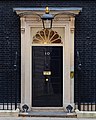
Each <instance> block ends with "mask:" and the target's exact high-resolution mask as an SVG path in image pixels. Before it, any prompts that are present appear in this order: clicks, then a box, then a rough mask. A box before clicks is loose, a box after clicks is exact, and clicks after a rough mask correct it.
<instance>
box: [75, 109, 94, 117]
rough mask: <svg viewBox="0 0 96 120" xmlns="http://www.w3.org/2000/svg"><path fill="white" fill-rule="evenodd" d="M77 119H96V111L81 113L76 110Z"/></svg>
mask: <svg viewBox="0 0 96 120" xmlns="http://www.w3.org/2000/svg"><path fill="white" fill-rule="evenodd" d="M75 112H76V114H77V118H96V111H79V110H75Z"/></svg>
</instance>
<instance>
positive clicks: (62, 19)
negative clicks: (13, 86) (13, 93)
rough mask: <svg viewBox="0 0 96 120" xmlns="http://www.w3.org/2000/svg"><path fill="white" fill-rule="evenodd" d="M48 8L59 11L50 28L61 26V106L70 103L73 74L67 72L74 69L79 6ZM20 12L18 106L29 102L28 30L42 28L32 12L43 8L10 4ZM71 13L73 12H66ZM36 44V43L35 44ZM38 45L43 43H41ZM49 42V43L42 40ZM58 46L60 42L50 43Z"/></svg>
mask: <svg viewBox="0 0 96 120" xmlns="http://www.w3.org/2000/svg"><path fill="white" fill-rule="evenodd" d="M49 9H50V12H51V13H52V14H53V15H54V14H58V13H66V14H59V15H58V16H57V17H56V18H55V19H54V21H53V28H57V29H60V28H61V29H64V38H63V44H62V46H63V108H64V109H66V106H67V105H69V104H71V105H72V106H73V107H74V77H72V78H71V77H70V73H71V72H74V28H75V26H74V22H75V15H77V14H79V12H80V11H81V10H82V8H77V7H76V8H75V7H73V8H70V7H69V8H62V7H60V8H59V7H58V8H54V7H52V8H49ZM13 10H14V11H16V13H17V14H18V15H19V16H20V21H21V106H22V105H23V104H27V105H28V106H29V108H30V109H31V106H32V97H31V96H32V95H31V94H32V80H31V78H32V76H31V73H32V72H31V71H32V68H31V46H32V45H33V46H34V44H32V35H31V30H34V29H37V31H38V28H40V29H41V28H42V22H41V19H40V18H39V17H38V16H37V15H33V13H37V14H40V15H42V14H44V10H45V8H14V9H13ZM69 13H72V14H73V15H70V14H69ZM35 45H36V44H35ZM41 45H42V46H43V45H44V44H41ZM46 45H47V46H48V45H49V46H51V45H52V44H46ZM54 45H56V46H59V45H60V44H54Z"/></svg>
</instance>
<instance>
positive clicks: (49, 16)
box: [41, 7, 54, 29]
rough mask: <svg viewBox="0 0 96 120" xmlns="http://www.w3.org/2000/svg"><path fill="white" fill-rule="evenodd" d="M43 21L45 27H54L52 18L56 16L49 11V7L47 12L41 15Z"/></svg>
mask: <svg viewBox="0 0 96 120" xmlns="http://www.w3.org/2000/svg"><path fill="white" fill-rule="evenodd" d="M41 19H42V22H43V28H44V29H47V28H49V29H51V28H52V20H53V19H54V16H53V15H52V14H50V13H49V8H48V7H46V10H45V14H44V15H42V17H41Z"/></svg>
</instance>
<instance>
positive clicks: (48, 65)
mask: <svg viewBox="0 0 96 120" xmlns="http://www.w3.org/2000/svg"><path fill="white" fill-rule="evenodd" d="M62 104H63V47H62V46H33V47H32V106H33V107H62Z"/></svg>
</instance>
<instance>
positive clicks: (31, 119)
mask: <svg viewBox="0 0 96 120" xmlns="http://www.w3.org/2000/svg"><path fill="white" fill-rule="evenodd" d="M0 120H96V118H93V119H92V118H55V117H0Z"/></svg>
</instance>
